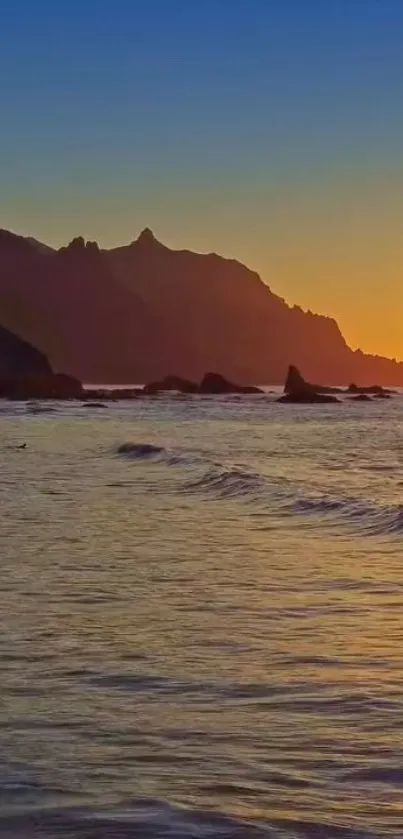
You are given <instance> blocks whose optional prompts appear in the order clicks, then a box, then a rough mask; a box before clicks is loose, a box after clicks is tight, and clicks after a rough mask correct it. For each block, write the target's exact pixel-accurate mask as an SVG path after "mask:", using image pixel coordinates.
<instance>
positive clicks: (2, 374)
mask: <svg viewBox="0 0 403 839" xmlns="http://www.w3.org/2000/svg"><path fill="white" fill-rule="evenodd" d="M51 372H52V371H51V367H50V364H49V362H48V360H47V358H46V356H45V355H43V353H41V352H39V350H37V349H36V348H35V347H33V346H32V345H31V344H29V343H28V342H27V341H23V340H22V339H21V338H19V337H18V336H17V335H14V334H13V333H12V332H9V330H8V329H4V328H3V327H2V326H0V380H1V379H11V378H20V377H23V376H27V375H48V374H50V373H51Z"/></svg>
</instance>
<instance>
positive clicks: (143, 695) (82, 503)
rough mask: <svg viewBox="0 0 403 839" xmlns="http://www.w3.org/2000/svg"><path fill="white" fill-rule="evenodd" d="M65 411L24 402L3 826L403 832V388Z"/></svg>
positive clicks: (9, 515) (4, 671) (174, 833)
mask: <svg viewBox="0 0 403 839" xmlns="http://www.w3.org/2000/svg"><path fill="white" fill-rule="evenodd" d="M50 407H51V408H52V411H51V412H48V411H47V409H45V410H44V409H43V408H42V411H39V412H38V411H37V410H35V412H34V413H33V412H32V406H31V408H29V407H28V409H27V408H26V407H25V406H20V405H7V404H4V405H3V406H2V407H1V412H0V422H1V429H2V480H1V485H0V496H1V498H0V500H1V505H2V506H1V509H2V513H3V517H2V523H1V529H0V548H1V569H2V585H1V591H0V615H1V617H0V630H1V632H0V666H1V686H2V694H1V705H0V814H1V816H2V821H1V822H0V835H1V836H6V835H9V836H18V835H21V836H24V837H33V836H35V837H36V836H42V835H43V836H53V835H57V836H66V837H67V836H69V837H70V839H71V837H75V836H77V837H78V836H80V837H81V836H85V837H87V836H88V837H91V839H94V837H95V836H96V837H107V836H108V837H109V836H113V837H115V836H121V837H123V836H124V837H126V836H127V837H129V836H142V837H146V839H147V837H165V836H170V837H179V836H180V837H193V836H194V837H201V839H204V837H239V839H244V837H245V839H246V837H250V836H251V837H253V836H257V837H260V836H269V837H272V836H273V837H285V839H291V837H293V839H295V837H297V839H300V837H314V838H315V839H319V837H322V836H323V837H343V839H344V837H362V839H363V837H364V836H365V837H378V836H393V837H398V836H401V835H403V799H402V786H403V768H402V767H403V736H402V724H403V711H402V709H403V705H402V700H403V686H402V679H401V675H402V662H401V655H402V654H401V642H402V637H403V608H402V607H403V591H402V579H403V576H402V568H401V566H402V556H403V552H402V538H403V533H402V529H403V512H402V510H403V507H402V506H401V504H402V501H401V492H402V486H403V431H402V424H401V421H402V416H403V400H400V398H397V399H395V400H394V401H393V404H392V403H390V404H389V403H387V404H384V403H382V404H381V405H376V406H375V405H374V406H372V405H370V406H366V405H358V404H356V405H352V404H350V405H348V406H347V405H346V406H341V407H340V406H336V407H324V408H322V407H321V408H320V409H319V408H314V409H310V408H307V409H297V408H295V409H294V408H290V407H285V406H284V407H283V406H281V407H280V406H275V405H273V404H269V403H268V401H267V400H266V399H265V398H263V399H260V400H256V399H255V400H253V399H250V400H245V401H244V402H240V401H238V400H231V399H227V400H221V401H220V400H208V399H206V400H195V399H189V400H175V399H173V398H172V399H161V400H156V401H155V402H149V403H132V404H128V405H123V404H122V405H113V406H112V405H111V406H110V407H109V408H106V409H105V410H102V411H100V410H98V411H95V410H94V412H91V410H88V409H87V410H83V409H81V408H79V407H74V406H73V405H65V406H60V405H53V406H50ZM23 442H26V443H27V447H26V449H24V450H22V449H19V448H18V446H20V445H21V444H22V443H23ZM144 444H146V447H144Z"/></svg>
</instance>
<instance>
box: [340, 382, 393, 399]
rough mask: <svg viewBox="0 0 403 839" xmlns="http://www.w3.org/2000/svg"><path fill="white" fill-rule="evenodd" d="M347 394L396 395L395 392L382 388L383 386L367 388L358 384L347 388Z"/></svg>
mask: <svg viewBox="0 0 403 839" xmlns="http://www.w3.org/2000/svg"><path fill="white" fill-rule="evenodd" d="M347 393H354V394H360V393H362V394H372V395H373V396H380V397H381V398H382V396H390V395H391V394H392V393H396V391H395V390H388V388H385V387H381V385H369V386H367V387H359V386H358V385H356V384H351V385H349V386H348V388H347Z"/></svg>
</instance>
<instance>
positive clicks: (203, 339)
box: [0, 227, 403, 386]
mask: <svg viewBox="0 0 403 839" xmlns="http://www.w3.org/2000/svg"><path fill="white" fill-rule="evenodd" d="M0 323H2V324H3V325H4V326H5V327H6V328H8V329H10V330H11V331H14V332H16V333H17V334H19V335H21V337H23V338H24V339H26V340H28V341H30V342H32V343H33V344H34V345H35V346H37V347H40V348H41V350H43V352H45V354H46V355H47V357H48V358H49V359H50V362H51V364H52V366H53V367H56V368H57V369H66V370H69V371H70V372H71V373H72V374H73V375H75V376H78V377H79V378H80V379H82V380H84V381H93V382H94V383H96V382H102V381H104V382H105V381H109V382H110V383H111V384H112V383H118V382H124V381H138V382H146V381H148V380H150V379H158V378H162V377H163V376H165V375H169V374H171V373H175V374H177V375H181V376H184V377H185V378H189V379H198V378H200V377H201V376H202V375H203V373H204V371H205V370H206V369H215V370H220V371H221V372H222V373H223V375H224V376H226V377H228V378H229V379H232V380H236V381H239V382H241V383H243V384H253V383H256V382H259V383H261V384H279V383H281V382H283V381H284V378H285V375H286V372H287V369H288V366H289V364H291V363H296V364H298V365H300V366H302V367H303V369H304V370H306V373H307V375H308V376H309V377H310V378H311V379H312V380H314V381H315V380H318V381H324V382H328V383H329V384H343V383H346V384H348V383H350V382H351V381H357V382H359V383H360V384H372V383H373V382H375V381H376V382H379V383H382V384H392V385H395V386H396V385H403V363H402V362H397V361H395V360H394V359H387V358H385V357H382V356H375V355H370V354H365V353H363V352H362V351H361V350H352V349H351V348H350V347H348V345H347V343H346V341H345V339H344V337H343V335H342V332H341V330H340V328H339V325H338V323H337V321H336V320H335V319H334V318H332V317H329V316H327V315H321V314H316V313H313V312H311V311H310V310H307V311H305V310H304V309H302V308H301V307H300V306H297V305H294V306H290V305H289V304H288V303H287V302H286V301H285V300H284V299H283V298H282V297H280V296H279V295H277V294H275V293H274V292H273V291H272V290H271V287H270V286H269V285H267V284H266V283H265V282H263V280H262V279H261V277H260V276H259V274H258V273H257V272H255V271H252V270H250V269H249V268H248V267H247V266H245V265H243V264H242V263H241V262H239V261H238V260H235V259H229V258H227V257H222V256H220V255H218V254H215V253H207V254H203V253H193V252H192V251H190V250H187V249H182V250H173V249H171V248H169V247H168V246H166V245H165V244H163V243H161V242H159V241H158V239H157V238H156V237H155V235H154V233H153V231H152V230H151V229H150V228H147V227H146V228H144V230H143V231H142V232H141V233H140V235H139V236H138V237H137V239H135V240H134V241H133V242H131V243H130V244H128V245H121V246H118V247H116V248H110V249H107V250H106V249H101V248H100V247H99V245H98V243H96V242H91V241H86V240H85V239H84V238H83V237H81V236H78V237H76V238H75V239H73V240H72V241H71V242H70V243H69V244H68V245H65V246H62V247H61V248H59V249H53V248H50V247H49V246H48V245H46V244H45V243H42V242H39V241H38V240H36V239H34V238H33V237H24V236H19V235H18V234H16V233H13V232H10V231H7V230H0Z"/></svg>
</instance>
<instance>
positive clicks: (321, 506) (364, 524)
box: [286, 495, 403, 536]
mask: <svg viewBox="0 0 403 839" xmlns="http://www.w3.org/2000/svg"><path fill="white" fill-rule="evenodd" d="M286 507H287V509H288V511H289V512H291V513H296V514H300V515H306V516H309V515H313V516H319V517H320V518H321V519H322V520H323V519H324V518H326V519H333V520H334V521H335V522H337V523H339V524H340V523H344V524H347V525H349V526H350V527H354V528H356V529H357V530H359V531H360V533H366V534H368V535H372V536H382V535H385V536H388V535H398V534H400V533H403V504H390V505H386V504H379V505H374V504H371V503H370V502H369V501H367V500H365V499H359V498H331V497H328V496H325V495H323V496H317V497H309V496H308V497H306V498H298V499H295V500H293V501H292V502H290V503H289V504H287V505H286Z"/></svg>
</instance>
